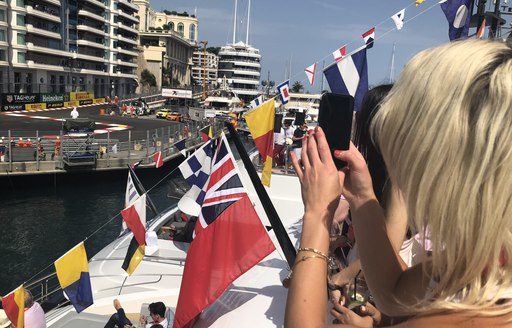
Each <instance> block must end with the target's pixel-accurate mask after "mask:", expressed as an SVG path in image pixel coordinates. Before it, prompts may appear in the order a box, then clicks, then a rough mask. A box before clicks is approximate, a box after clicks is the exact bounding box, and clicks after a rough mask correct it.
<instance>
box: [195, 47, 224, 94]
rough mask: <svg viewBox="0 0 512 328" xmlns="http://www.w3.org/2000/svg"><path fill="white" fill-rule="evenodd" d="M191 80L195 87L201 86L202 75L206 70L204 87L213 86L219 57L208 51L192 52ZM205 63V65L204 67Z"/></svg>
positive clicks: (215, 80) (215, 81)
mask: <svg viewBox="0 0 512 328" xmlns="http://www.w3.org/2000/svg"><path fill="white" fill-rule="evenodd" d="M192 63H193V66H192V78H193V79H194V82H195V84H196V85H203V75H204V72H205V70H206V75H205V76H206V85H207V86H213V85H215V84H216V83H217V68H218V66H219V57H218V56H217V55H216V54H214V53H211V52H209V51H207V52H206V54H205V53H204V50H196V51H194V54H193V57H192ZM205 63H206V65H205Z"/></svg>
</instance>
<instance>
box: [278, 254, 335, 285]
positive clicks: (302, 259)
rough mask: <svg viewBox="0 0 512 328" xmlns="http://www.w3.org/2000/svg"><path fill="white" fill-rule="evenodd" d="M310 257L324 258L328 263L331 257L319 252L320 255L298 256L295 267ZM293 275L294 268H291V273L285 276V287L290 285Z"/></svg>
mask: <svg viewBox="0 0 512 328" xmlns="http://www.w3.org/2000/svg"><path fill="white" fill-rule="evenodd" d="M308 259H322V260H324V261H326V262H327V265H329V259H328V258H327V257H325V255H323V254H318V255H310V256H306V255H305V256H302V257H300V258H297V260H296V262H295V264H294V265H293V267H295V266H296V265H297V263H300V262H304V261H306V260H308ZM292 276H293V268H292V269H291V270H290V273H289V274H288V277H286V278H284V280H283V286H284V288H288V287H289V286H290V282H291V280H292Z"/></svg>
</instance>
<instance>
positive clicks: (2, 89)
mask: <svg viewBox="0 0 512 328" xmlns="http://www.w3.org/2000/svg"><path fill="white" fill-rule="evenodd" d="M138 9H139V8H138V6H137V5H135V4H134V3H133V1H132V0H101V1H100V0H84V1H76V0H61V1H59V0H0V93H65V92H71V91H93V92H94V94H95V96H96V97H104V96H107V95H111V96H112V95H118V96H120V97H125V96H129V95H131V94H133V93H134V91H135V88H136V86H137V75H136V68H137V66H138V64H137V58H138V56H139V51H138V42H139V33H138V24H139V19H138V18H137V17H136V16H135V14H136V13H137V12H138Z"/></svg>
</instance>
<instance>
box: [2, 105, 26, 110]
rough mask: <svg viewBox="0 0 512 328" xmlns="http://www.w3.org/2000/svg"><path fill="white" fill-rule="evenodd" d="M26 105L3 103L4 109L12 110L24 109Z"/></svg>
mask: <svg viewBox="0 0 512 328" xmlns="http://www.w3.org/2000/svg"><path fill="white" fill-rule="evenodd" d="M24 109H25V107H24V106H23V104H17V105H2V111H11V110H24Z"/></svg>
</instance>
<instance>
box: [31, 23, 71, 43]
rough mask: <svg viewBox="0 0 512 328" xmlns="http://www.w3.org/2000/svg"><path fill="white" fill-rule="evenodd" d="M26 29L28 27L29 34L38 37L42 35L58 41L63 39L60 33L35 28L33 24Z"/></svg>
mask: <svg viewBox="0 0 512 328" xmlns="http://www.w3.org/2000/svg"><path fill="white" fill-rule="evenodd" d="M26 27H27V32H29V33H33V34H37V35H42V36H46V37H49V38H52V39H57V40H61V39H62V36H61V35H60V33H57V32H50V31H48V30H45V29H43V28H39V27H35V26H34V25H32V24H27V25H26ZM57 30H58V29H57Z"/></svg>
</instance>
